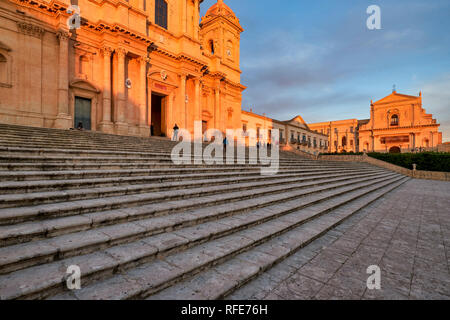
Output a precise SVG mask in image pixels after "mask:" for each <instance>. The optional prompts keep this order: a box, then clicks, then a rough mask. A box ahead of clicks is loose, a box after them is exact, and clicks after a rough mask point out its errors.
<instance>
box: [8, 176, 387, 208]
mask: <svg viewBox="0 0 450 320" xmlns="http://www.w3.org/2000/svg"><path fill="white" fill-rule="evenodd" d="M339 172H340V171H339ZM372 172H374V173H375V172H381V170H375V169H374V170H365V171H362V170H361V171H356V172H353V173H352V172H346V173H341V172H340V174H334V173H328V174H327V175H315V176H312V177H309V178H304V177H292V178H285V177H280V176H274V177H267V176H259V177H253V180H254V182H258V183H259V182H261V183H263V184H261V183H260V184H252V185H251V184H244V185H242V186H243V187H249V188H250V187H254V188H261V187H264V186H271V185H280V184H284V183H294V182H300V181H313V180H316V179H326V178H335V177H349V178H350V177H353V176H361V175H362V174H365V173H372ZM248 180H249V179H248V178H241V179H240V178H235V180H230V179H207V180H200V181H199V180H196V181H183V182H169V183H154V184H144V185H133V186H129V185H123V186H116V187H100V188H88V189H77V190H61V191H51V192H42V191H41V192H34V193H16V194H3V195H2V194H0V209H1V208H12V207H17V206H21V207H23V206H32V205H34V206H35V205H40V204H46V203H55V202H63V201H76V200H82V199H84V200H87V199H94V198H105V197H113V196H125V195H133V194H138V193H148V192H159V191H167V190H172V191H175V190H180V189H189V188H193V187H201V188H205V187H208V186H220V185H225V186H226V185H233V186H235V187H238V186H240V184H239V183H249V181H248Z"/></svg>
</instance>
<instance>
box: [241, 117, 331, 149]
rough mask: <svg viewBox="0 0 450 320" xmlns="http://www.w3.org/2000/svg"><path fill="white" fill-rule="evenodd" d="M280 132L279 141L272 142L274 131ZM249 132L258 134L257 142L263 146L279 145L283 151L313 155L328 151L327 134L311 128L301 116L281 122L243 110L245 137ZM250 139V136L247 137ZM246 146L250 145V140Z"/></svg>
mask: <svg viewBox="0 0 450 320" xmlns="http://www.w3.org/2000/svg"><path fill="white" fill-rule="evenodd" d="M274 129H275V130H278V132H279V139H278V140H277V141H271V137H272V130H274ZM248 130H254V131H255V132H256V140H257V141H259V142H260V143H261V144H267V143H271V144H273V143H279V146H280V148H281V149H282V150H287V151H292V150H298V151H302V152H306V153H309V154H313V155H318V154H319V153H321V152H326V151H327V150H328V141H327V140H328V137H327V135H326V134H323V133H318V132H316V131H313V130H311V129H310V128H309V126H308V124H307V123H306V122H305V121H304V120H303V118H302V117H301V116H296V117H295V118H293V119H291V120H288V121H279V120H274V119H271V118H268V117H266V116H265V115H258V114H256V113H253V112H252V110H251V109H250V111H244V110H242V131H243V133H244V135H245V134H246V133H247V132H248ZM245 136H246V137H248V135H245ZM246 144H247V145H250V143H249V141H248V138H246Z"/></svg>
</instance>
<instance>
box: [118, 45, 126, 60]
mask: <svg viewBox="0 0 450 320" xmlns="http://www.w3.org/2000/svg"><path fill="white" fill-rule="evenodd" d="M116 53H117V56H118V57H119V58H121V59H123V58H125V56H126V55H127V53H128V51H127V50H125V49H123V48H118V49H116Z"/></svg>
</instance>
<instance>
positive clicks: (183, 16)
mask: <svg viewBox="0 0 450 320" xmlns="http://www.w3.org/2000/svg"><path fill="white" fill-rule="evenodd" d="M186 32H187V0H182V10H181V34H185V33H186Z"/></svg>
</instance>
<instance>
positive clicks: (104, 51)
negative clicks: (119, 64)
mask: <svg viewBox="0 0 450 320" xmlns="http://www.w3.org/2000/svg"><path fill="white" fill-rule="evenodd" d="M113 51H114V49H113V48H111V47H108V46H103V47H102V48H101V49H100V52H101V54H102V55H103V56H104V57H111V54H112V53H113Z"/></svg>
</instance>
